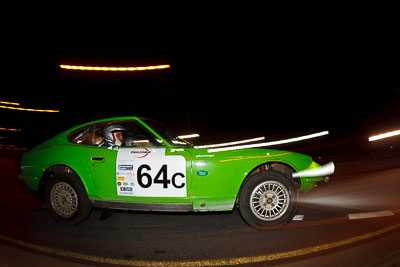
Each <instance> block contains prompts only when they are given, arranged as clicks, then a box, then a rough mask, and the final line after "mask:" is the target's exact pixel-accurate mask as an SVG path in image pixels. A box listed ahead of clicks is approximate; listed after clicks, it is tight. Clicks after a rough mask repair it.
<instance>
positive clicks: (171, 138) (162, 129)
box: [141, 118, 192, 147]
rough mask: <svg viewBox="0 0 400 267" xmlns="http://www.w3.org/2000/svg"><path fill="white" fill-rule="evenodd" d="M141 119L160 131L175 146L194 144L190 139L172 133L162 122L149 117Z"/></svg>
mask: <svg viewBox="0 0 400 267" xmlns="http://www.w3.org/2000/svg"><path fill="white" fill-rule="evenodd" d="M141 120H142V121H143V122H144V123H146V124H147V125H148V126H149V127H150V128H151V129H153V130H154V131H155V132H156V133H158V134H159V135H160V136H161V137H162V138H163V139H164V140H165V141H167V142H168V143H169V144H171V145H174V146H186V147H191V146H192V144H191V143H189V142H188V141H185V140H183V139H181V138H179V137H178V136H177V135H175V134H173V133H171V132H170V131H169V130H167V129H166V128H165V127H164V126H163V125H162V124H161V123H159V122H157V121H153V120H149V119H142V118H141Z"/></svg>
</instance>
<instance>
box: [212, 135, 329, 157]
mask: <svg viewBox="0 0 400 267" xmlns="http://www.w3.org/2000/svg"><path fill="white" fill-rule="evenodd" d="M327 134H329V131H323V132H319V133H314V134H309V135H304V136H299V137H294V138H289V139H284V140H278V141H273V142H266V143H259V144H252V145H242V146H232V147H225V148H215V149H209V150H208V153H212V152H221V151H230V150H237V149H246V148H256V147H266V146H274V145H281V144H287V143H292V142H298V141H302V140H306V139H311V138H315V137H320V136H323V135H327Z"/></svg>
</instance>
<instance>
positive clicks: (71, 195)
mask: <svg viewBox="0 0 400 267" xmlns="http://www.w3.org/2000/svg"><path fill="white" fill-rule="evenodd" d="M45 201H46V206H47V209H48V211H49V213H50V215H51V216H52V217H53V218H54V219H55V220H56V221H57V222H60V223H64V224H69V225H75V224H78V223H80V222H82V221H84V220H85V219H87V217H88V216H89V215H90V212H91V209H92V205H91V203H90V201H89V198H88V196H87V194H86V190H85V187H84V186H83V184H82V182H81V181H80V179H79V178H78V177H77V176H76V175H75V174H71V173H58V174H54V175H53V176H52V177H51V179H48V180H47V182H46V188H45Z"/></svg>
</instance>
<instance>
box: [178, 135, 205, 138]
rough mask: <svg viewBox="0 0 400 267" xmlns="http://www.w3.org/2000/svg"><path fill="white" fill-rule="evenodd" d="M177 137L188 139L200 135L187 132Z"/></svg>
mask: <svg viewBox="0 0 400 267" xmlns="http://www.w3.org/2000/svg"><path fill="white" fill-rule="evenodd" d="M178 137H179V138H181V139H189V138H197V137H200V135H199V134H187V135H179V136H178Z"/></svg>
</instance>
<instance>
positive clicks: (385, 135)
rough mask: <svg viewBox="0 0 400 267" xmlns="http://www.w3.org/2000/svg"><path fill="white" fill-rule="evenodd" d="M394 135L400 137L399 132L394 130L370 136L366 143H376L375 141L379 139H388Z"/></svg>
mask: <svg viewBox="0 0 400 267" xmlns="http://www.w3.org/2000/svg"><path fill="white" fill-rule="evenodd" d="M396 135H400V130H395V131H391V132H387V133H382V134H378V135H374V136H371V137H369V138H368V141H370V142H372V141H376V140H380V139H384V138H388V137H393V136H396Z"/></svg>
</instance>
